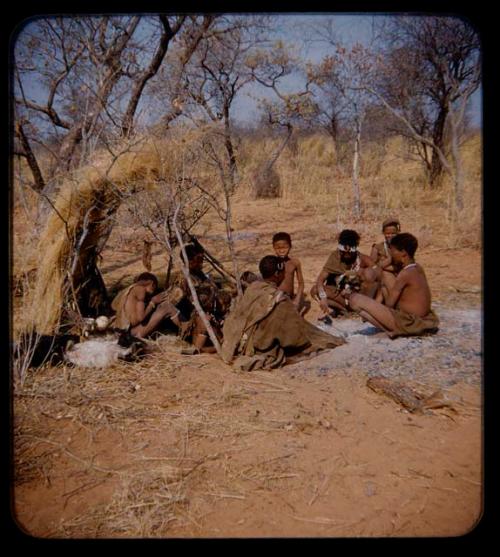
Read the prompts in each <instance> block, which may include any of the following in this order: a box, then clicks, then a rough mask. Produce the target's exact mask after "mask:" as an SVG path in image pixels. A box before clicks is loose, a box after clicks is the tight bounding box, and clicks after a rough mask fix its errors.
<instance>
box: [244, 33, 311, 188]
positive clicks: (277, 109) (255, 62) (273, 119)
mask: <svg viewBox="0 0 500 557" xmlns="http://www.w3.org/2000/svg"><path fill="white" fill-rule="evenodd" d="M248 65H249V66H250V68H251V70H252V76H253V78H254V80H255V81H256V83H258V84H259V85H261V86H263V87H265V89H266V90H268V91H271V92H272V94H273V98H272V99H269V98H265V97H261V99H260V103H259V104H260V109H261V114H262V116H261V123H262V125H263V126H265V127H268V129H270V130H277V131H278V133H279V132H280V131H282V130H286V132H285V136H284V138H283V140H282V142H280V144H279V145H278V147H277V148H276V149H275V150H274V152H273V153H271V154H270V155H269V157H268V159H267V160H266V162H265V163H264V165H263V166H262V167H261V168H259V169H258V171H257V173H256V176H255V183H254V193H255V195H256V197H279V196H280V195H281V187H280V181H279V176H278V175H277V173H276V172H275V171H274V168H273V167H274V165H275V163H276V162H277V160H278V159H279V157H280V155H281V153H282V152H283V150H284V149H285V147H286V146H287V144H288V143H289V141H290V139H291V137H292V134H293V132H294V129H295V128H296V127H299V126H300V127H303V126H304V125H305V126H306V127H307V126H308V125H309V124H310V123H311V122H312V119H313V116H314V115H315V113H316V111H317V108H316V106H315V104H314V103H313V101H312V99H311V92H310V90H309V83H305V86H304V88H303V89H302V90H299V91H296V90H295V91H292V92H285V88H284V86H283V83H282V81H283V80H284V79H285V78H286V77H287V76H289V75H290V74H291V73H292V72H294V71H297V70H299V69H300V64H299V61H298V59H297V58H296V57H295V56H294V55H292V53H291V48H290V47H288V46H287V45H285V44H284V43H283V41H281V40H279V41H276V42H275V43H274V44H273V45H271V47H270V48H267V49H261V50H259V51H258V52H256V53H255V55H254V56H253V57H252V58H251V59H249V60H248Z"/></svg>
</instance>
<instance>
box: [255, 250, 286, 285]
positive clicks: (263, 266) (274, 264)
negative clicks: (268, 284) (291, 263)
mask: <svg viewBox="0 0 500 557" xmlns="http://www.w3.org/2000/svg"><path fill="white" fill-rule="evenodd" d="M282 269H283V262H282V261H281V259H280V258H279V257H276V255H266V256H265V257H263V258H262V259H261V260H260V263H259V271H260V274H261V275H262V278H263V279H266V278H269V277H272V276H273V275H274V274H275V273H276V271H279V270H282Z"/></svg>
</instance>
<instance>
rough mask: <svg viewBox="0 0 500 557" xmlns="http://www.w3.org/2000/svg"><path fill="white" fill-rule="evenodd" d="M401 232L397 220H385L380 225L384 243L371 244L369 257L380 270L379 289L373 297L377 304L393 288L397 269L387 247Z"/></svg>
mask: <svg viewBox="0 0 500 557" xmlns="http://www.w3.org/2000/svg"><path fill="white" fill-rule="evenodd" d="M400 231H401V225H400V223H399V220H398V219H396V218H389V219H386V220H385V221H384V222H383V223H382V234H383V235H384V241H383V242H380V243H378V244H373V246H372V251H371V253H370V257H371V258H372V259H373V260H374V261H375V264H376V265H377V267H378V268H379V269H380V270H379V271H378V272H379V279H380V283H381V284H380V288H379V290H378V292H377V295H376V296H375V300H377V302H381V303H383V302H384V299H385V298H386V297H387V292H388V290H390V289H391V288H392V287H393V286H394V281H395V280H396V275H397V269H396V268H395V266H394V265H393V262H392V257H391V253H390V251H389V245H390V243H391V240H392V238H394V236H396V234H399V232H400Z"/></svg>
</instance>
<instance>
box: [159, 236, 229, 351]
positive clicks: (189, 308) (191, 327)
mask: <svg viewBox="0 0 500 557" xmlns="http://www.w3.org/2000/svg"><path fill="white" fill-rule="evenodd" d="M185 250H186V255H187V259H188V261H187V264H188V269H189V277H190V279H191V282H192V283H193V286H194V288H195V290H196V294H197V296H198V300H199V302H200V305H201V307H202V309H203V311H204V312H205V313H206V315H207V317H208V319H209V321H210V324H211V325H212V328H213V330H214V333H215V335H216V336H217V337H219V338H220V337H221V328H222V322H223V321H224V316H225V314H226V313H227V311H228V310H229V305H230V303H231V296H230V294H229V293H228V292H226V291H223V290H220V289H219V288H218V286H217V284H216V283H215V282H214V281H213V280H212V279H211V278H210V277H209V276H208V275H207V274H206V273H204V272H203V263H204V251H203V248H202V247H201V246H197V245H195V244H186V246H185ZM181 256H182V252H181ZM182 257H183V256H182ZM176 288H177V289H179V290H180V291H181V292H182V295H181V299H180V301H179V302H178V303H177V304H176V305H177V308H178V309H179V310H180V311H181V312H182V315H184V316H185V317H186V318H187V319H188V325H186V326H185V329H184V331H183V337H184V338H185V339H186V340H188V339H190V340H191V342H192V344H193V350H192V351H191V350H187V351H184V353H186V354H195V353H199V352H202V351H203V352H215V348H214V347H213V346H209V343H208V342H207V340H208V333H207V328H206V327H205V324H204V323H203V320H202V318H201V317H200V316H199V315H198V314H197V312H196V310H195V306H194V303H193V296H192V293H191V289H190V288H189V284H188V282H187V280H186V278H185V276H184V274H183V273H182V272H181V271H179V272H177V273H175V274H174V276H173V277H172V280H171V281H170V287H169V288H168V290H167V292H169V293H170V292H171V291H172V289H176Z"/></svg>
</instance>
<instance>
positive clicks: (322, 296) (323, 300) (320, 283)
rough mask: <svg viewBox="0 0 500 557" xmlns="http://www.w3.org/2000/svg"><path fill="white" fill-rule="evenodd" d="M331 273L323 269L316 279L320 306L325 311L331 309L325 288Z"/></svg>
mask: <svg viewBox="0 0 500 557" xmlns="http://www.w3.org/2000/svg"><path fill="white" fill-rule="evenodd" d="M329 274H330V273H329V272H328V271H325V270H323V271H321V273H320V274H319V275H318V278H317V279H316V288H317V290H318V299H319V307H320V308H321V309H322V310H323V311H324V313H329V311H330V309H329V306H328V301H327V298H328V296H327V295H326V292H325V288H324V283H325V280H326V279H327V278H328V275H329Z"/></svg>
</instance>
